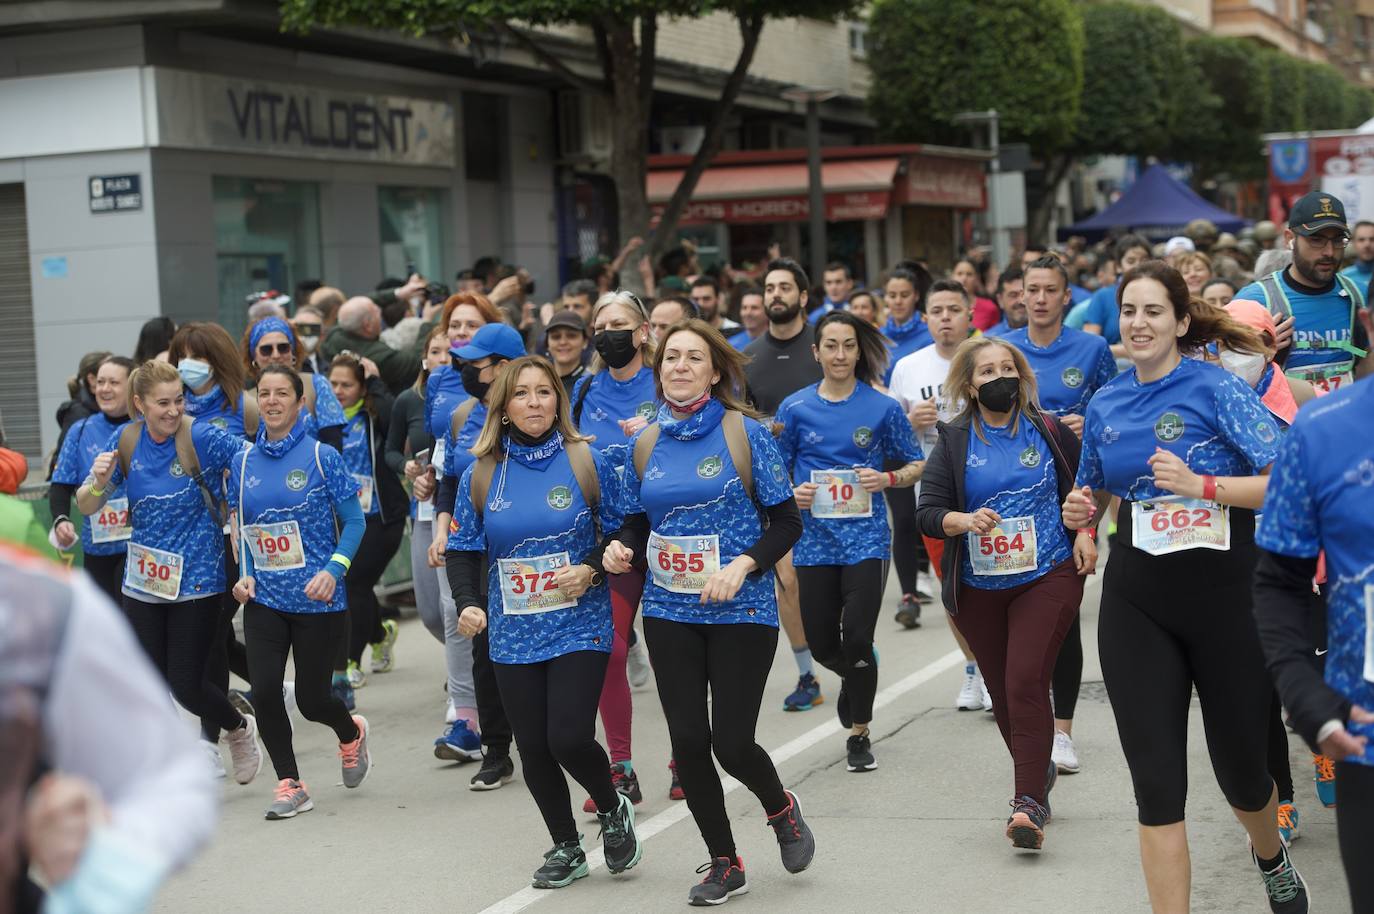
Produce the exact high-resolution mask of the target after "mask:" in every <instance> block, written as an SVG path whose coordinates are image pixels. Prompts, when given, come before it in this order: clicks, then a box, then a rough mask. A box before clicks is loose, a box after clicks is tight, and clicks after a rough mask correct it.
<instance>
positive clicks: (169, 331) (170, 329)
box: [134, 317, 177, 365]
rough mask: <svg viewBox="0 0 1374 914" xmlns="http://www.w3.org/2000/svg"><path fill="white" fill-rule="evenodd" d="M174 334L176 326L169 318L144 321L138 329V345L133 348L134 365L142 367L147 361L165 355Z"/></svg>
mask: <svg viewBox="0 0 1374 914" xmlns="http://www.w3.org/2000/svg"><path fill="white" fill-rule="evenodd" d="M176 332H177V325H176V324H174V323H173V322H172V319H171V318H170V317H154V318H152V319H151V320H148V321H145V322H144V324H143V326H142V327H140V328H139V331H138V343H137V345H135V346H134V364H135V365H142V364H143V363H144V362H146V361H148V360H149V359H156V358H158V357H159V356H162V355H165V354H166V353H167V347H168V346H169V345H170V344H171V342H172V337H173V336H175V335H176Z"/></svg>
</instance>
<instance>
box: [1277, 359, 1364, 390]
mask: <svg viewBox="0 0 1374 914" xmlns="http://www.w3.org/2000/svg"><path fill="white" fill-rule="evenodd" d="M1353 371H1354V363H1352V362H1341V363H1337V364H1336V365H1334V366H1332V365H1305V366H1302V367H1299V368H1292V369H1289V370H1286V371H1285V372H1284V374H1286V375H1287V376H1288V377H1290V378H1297V379H1298V380H1300V381H1306V382H1307V383H1309V384H1311V385H1312V389H1313V390H1314V391H1316V393H1317V395H1318V396H1325V395H1326V394H1329V393H1331V392H1333V391H1336V390H1340V389H1341V388H1342V387H1344V386H1346V385H1348V384H1353V383H1355V375H1354V373H1353Z"/></svg>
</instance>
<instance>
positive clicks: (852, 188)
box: [647, 158, 900, 225]
mask: <svg viewBox="0 0 1374 914" xmlns="http://www.w3.org/2000/svg"><path fill="white" fill-rule="evenodd" d="M899 163H900V159H896V158H881V159H848V160H839V161H831V162H822V163H821V185H822V187H824V189H825V218H826V220H827V221H829V222H842V221H848V220H863V219H881V218H883V217H884V216H886V215H887V209H888V205H889V203H890V202H891V199H892V189H893V180H894V178H895V177H896V174H897V166H898V164H899ZM682 174H683V173H682V171H681V170H676V169H675V170H671V171H651V172H649V176H648V180H647V190H648V195H649V203H650V204H651V205H652V206H653V209H654V217H655V218H657V217H658V216H659V215H661V214H662V212H663V207H664V205H665V204H666V203H667V202H668V200H669V199H671V198H672V196H673V191H675V190H676V189H677V186H678V183H679V182H680V181H681V180H682ZM809 186H810V185H809V180H808V172H807V166H806V163H805V162H782V163H771V164H764V165H723V166H718V167H715V168H708V169H706V171H705V172H704V173H703V174H702V176H701V180H699V181H698V182H697V186H696V189H695V191H694V192H693V194H692V201H691V202H690V203H688V205H687V209H686V211H685V212H684V213H683V216H682V224H683V225H701V224H706V223H713V222H725V223H734V224H738V223H744V222H805V221H806V220H807V219H808V218H810V211H811V208H810V203H809V196H808V188H809Z"/></svg>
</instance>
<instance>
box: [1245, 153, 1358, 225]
mask: <svg viewBox="0 0 1374 914" xmlns="http://www.w3.org/2000/svg"><path fill="white" fill-rule="evenodd" d="M1269 187H1270V192H1271V196H1270V200H1269V203H1270V214H1269V216H1270V218H1271V219H1277V220H1279V221H1282V220H1283V219H1284V218H1286V217H1287V213H1288V210H1289V208H1290V207H1291V206H1292V205H1293V202H1294V201H1295V200H1297V198H1298V197H1301V196H1302V195H1303V194H1305V193H1308V192H1309V191H1313V190H1319V191H1322V192H1323V193H1328V194H1331V195H1332V196H1334V197H1337V198H1339V199H1340V201H1341V202H1342V203H1343V204H1345V215H1346V219H1347V220H1348V221H1349V223H1350V224H1351V225H1354V224H1355V223H1356V222H1357V221H1359V220H1362V219H1366V220H1367V219H1370V218H1374V203H1371V202H1370V201H1374V135H1367V134H1347V135H1345V136H1318V137H1312V138H1310V139H1301V140H1271V141H1270V142H1269Z"/></svg>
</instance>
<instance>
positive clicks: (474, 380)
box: [458, 363, 491, 400]
mask: <svg viewBox="0 0 1374 914" xmlns="http://www.w3.org/2000/svg"><path fill="white" fill-rule="evenodd" d="M458 372H459V374H461V375H462V376H463V390H466V391H467V392H468V394H469V395H470V396H473V397H476V398H477V399H479V400H480V399H482V398H483V397H485V396H486V395H487V389H488V388H489V387H491V385H490V384H488V383H486V382H485V381H483V380H482V379H481V377H480V375H481V374H482V369H480V368H478V367H477V366H476V365H473V364H470V363H469V364H464V365H463V366H462V367H461V368H459V369H458Z"/></svg>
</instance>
